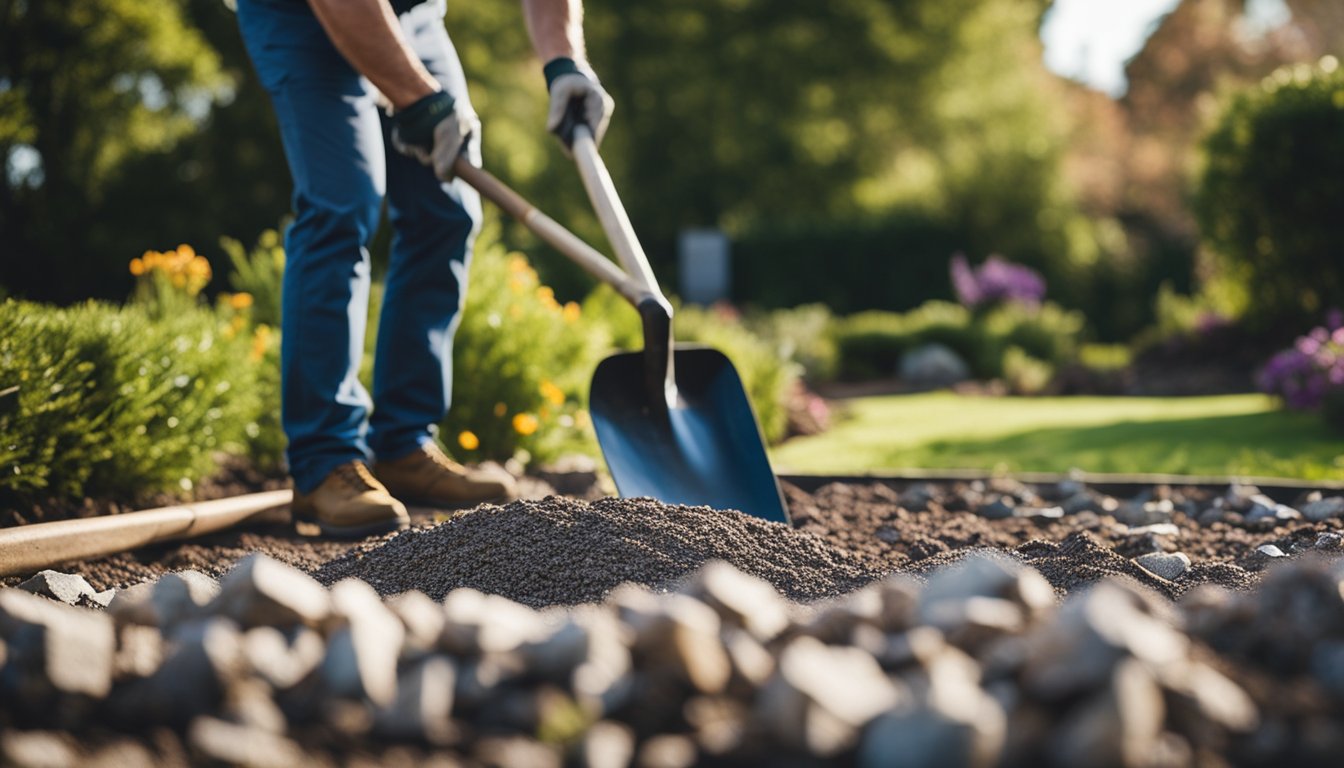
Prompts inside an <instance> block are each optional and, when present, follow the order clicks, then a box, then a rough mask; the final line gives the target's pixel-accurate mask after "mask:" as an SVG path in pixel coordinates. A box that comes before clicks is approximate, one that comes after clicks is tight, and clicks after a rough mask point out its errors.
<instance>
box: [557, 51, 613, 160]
mask: <svg viewBox="0 0 1344 768" xmlns="http://www.w3.org/2000/svg"><path fill="white" fill-rule="evenodd" d="M542 71H543V72H544V73H545V75H546V89H547V90H548V91H550V94H551V106H550V110H549V111H548V112H547V114H546V130H548V131H550V132H551V133H554V134H555V135H556V136H559V137H560V143H561V144H563V145H564V147H565V152H566V153H568V152H569V149H570V146H571V145H572V144H573V143H574V127H575V122H576V120H577V121H579V122H582V123H583V124H584V125H587V126H588V127H589V128H590V129H591V130H592V132H593V141H594V142H595V143H596V144H598V145H599V146H600V145H601V144H602V136H603V135H604V134H605V133H606V132H607V122H608V121H610V120H611V111H612V109H614V108H615V107H616V102H615V101H612V98H611V96H610V95H608V94H607V92H606V91H605V90H603V89H602V84H601V83H599V82H598V81H597V74H596V73H594V72H593V70H592V69H591V68H589V67H588V65H587V64H579V63H578V62H576V61H574V60H573V59H571V58H568V57H564V56H562V57H560V58H557V59H551V60H550V61H549V62H547V64H546V66H545V68H544V69H543V70H542ZM571 105H573V106H572V107H571ZM571 109H572V110H573V117H574V119H571V120H566V119H565V117H566V115H568V114H570V112H571Z"/></svg>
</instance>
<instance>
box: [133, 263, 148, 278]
mask: <svg viewBox="0 0 1344 768" xmlns="http://www.w3.org/2000/svg"><path fill="white" fill-rule="evenodd" d="M131 274H132V275H135V276H136V277H139V276H141V275H143V274H145V261H144V259H131Z"/></svg>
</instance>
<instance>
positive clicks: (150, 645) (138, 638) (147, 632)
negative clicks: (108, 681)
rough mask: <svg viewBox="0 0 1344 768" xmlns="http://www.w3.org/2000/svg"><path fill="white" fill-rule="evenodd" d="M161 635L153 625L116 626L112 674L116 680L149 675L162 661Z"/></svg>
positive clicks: (162, 645)
mask: <svg viewBox="0 0 1344 768" xmlns="http://www.w3.org/2000/svg"><path fill="white" fill-rule="evenodd" d="M163 657H164V644H163V635H162V634H160V633H159V630H158V629H156V628H155V627H146V626H142V625H139V624H127V625H124V626H121V627H118V628H117V653H116V656H115V658H114V660H113V675H114V677H115V679H116V680H117V681H118V682H124V681H126V680H132V679H138V678H142V677H149V676H150V675H152V674H154V673H155V672H157V671H158V669H159V665H160V664H162V663H163Z"/></svg>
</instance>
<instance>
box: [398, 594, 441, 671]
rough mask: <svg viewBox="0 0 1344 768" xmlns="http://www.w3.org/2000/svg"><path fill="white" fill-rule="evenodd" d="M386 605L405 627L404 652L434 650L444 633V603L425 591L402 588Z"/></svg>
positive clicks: (406, 653) (420, 653)
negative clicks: (400, 592)
mask: <svg viewBox="0 0 1344 768" xmlns="http://www.w3.org/2000/svg"><path fill="white" fill-rule="evenodd" d="M387 607H388V608H391V609H392V612H393V613H395V614H396V615H397V618H399V619H401V625H402V627H403V628H405V630H406V638H405V642H404V645H403V647H402V652H403V654H404V655H409V656H411V657H419V656H423V655H426V654H428V653H430V652H432V651H433V650H434V649H435V648H436V647H437V646H438V644H439V638H441V637H442V636H443V625H444V624H445V623H446V622H447V621H448V617H447V616H445V615H444V612H443V606H441V605H439V604H438V603H436V602H434V600H433V599H432V598H430V597H429V596H428V595H426V594H425V593H424V592H420V591H417V590H412V591H410V592H403V593H402V594H400V595H397V596H396V597H393V598H391V599H390V600H388V601H387Z"/></svg>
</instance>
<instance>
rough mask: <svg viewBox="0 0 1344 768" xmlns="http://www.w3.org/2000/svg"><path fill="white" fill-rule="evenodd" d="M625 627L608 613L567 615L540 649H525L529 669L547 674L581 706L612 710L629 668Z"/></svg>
mask: <svg viewBox="0 0 1344 768" xmlns="http://www.w3.org/2000/svg"><path fill="white" fill-rule="evenodd" d="M627 635H628V631H627V629H626V627H625V626H624V625H623V624H621V622H620V621H619V620H618V619H617V618H616V616H615V614H613V613H612V612H610V611H608V610H604V609H598V608H594V607H587V608H582V609H575V610H573V611H571V612H570V614H569V618H568V621H567V622H566V623H565V624H564V625H563V626H562V627H561V628H560V630H559V631H557V632H556V633H555V634H554V635H552V636H551V638H550V639H549V640H548V641H546V642H545V643H544V644H542V645H538V646H535V647H533V648H530V649H525V651H524V653H525V654H527V653H529V652H530V653H533V654H535V655H534V658H535V659H536V663H535V665H533V669H536V670H538V671H545V672H549V673H550V675H551V676H552V679H555V680H557V681H559V682H562V683H565V684H567V685H568V688H569V690H570V691H572V692H573V693H574V695H575V697H576V698H577V699H578V700H579V701H580V703H583V704H592V705H598V704H600V706H601V707H602V708H610V707H612V706H614V704H615V701H614V698H615V697H618V696H620V695H621V694H622V693H623V692H624V691H623V689H622V686H623V684H624V683H625V682H627V675H628V674H629V672H630V669H631V667H632V661H631V657H630V649H629V647H628V645H629V638H628V637H627Z"/></svg>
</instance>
